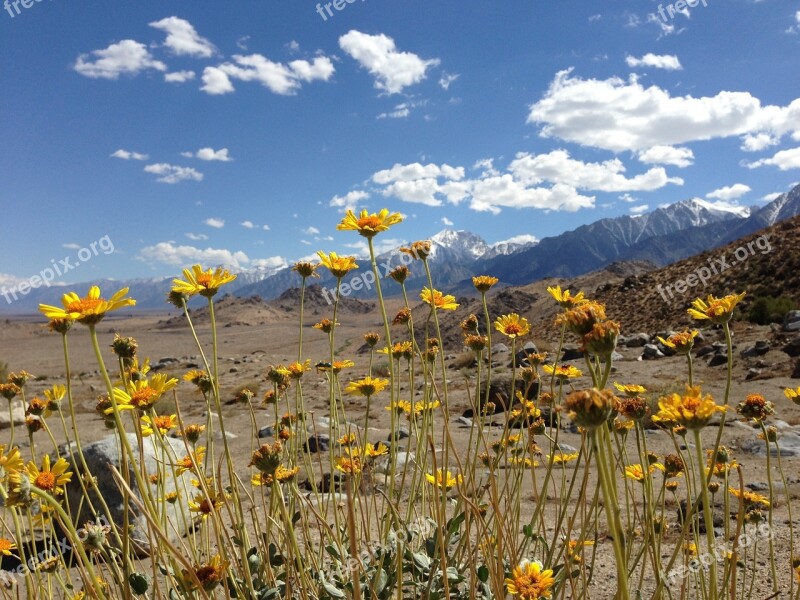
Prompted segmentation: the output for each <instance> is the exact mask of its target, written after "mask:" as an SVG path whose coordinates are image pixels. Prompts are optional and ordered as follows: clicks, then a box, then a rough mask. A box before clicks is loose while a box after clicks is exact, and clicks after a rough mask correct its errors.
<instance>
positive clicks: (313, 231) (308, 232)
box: [301, 227, 319, 235]
mask: <svg viewBox="0 0 800 600" xmlns="http://www.w3.org/2000/svg"><path fill="white" fill-rule="evenodd" d="M301 231H302V232H303V233H305V234H306V235H319V229H317V228H316V227H306V228H305V229H301Z"/></svg>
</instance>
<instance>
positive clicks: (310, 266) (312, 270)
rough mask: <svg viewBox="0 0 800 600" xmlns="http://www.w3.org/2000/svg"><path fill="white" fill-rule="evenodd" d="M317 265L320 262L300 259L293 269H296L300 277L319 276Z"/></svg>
mask: <svg viewBox="0 0 800 600" xmlns="http://www.w3.org/2000/svg"><path fill="white" fill-rule="evenodd" d="M317 267H319V264H314V263H310V262H306V261H300V262H297V263H295V264H294V266H293V267H292V271H296V272H297V274H298V275H300V277H302V278H303V279H306V278H308V277H319V275H318V274H317Z"/></svg>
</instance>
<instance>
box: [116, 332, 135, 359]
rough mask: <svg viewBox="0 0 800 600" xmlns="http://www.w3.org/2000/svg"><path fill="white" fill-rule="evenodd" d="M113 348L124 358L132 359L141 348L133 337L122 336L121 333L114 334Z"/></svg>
mask: <svg viewBox="0 0 800 600" xmlns="http://www.w3.org/2000/svg"><path fill="white" fill-rule="evenodd" d="M111 350H113V351H114V354H116V355H117V356H118V357H119V358H121V359H123V360H131V359H133V357H134V356H136V352H137V351H138V350H139V344H138V343H137V342H136V340H135V339H133V338H132V337H122V336H121V335H120V334H118V333H115V334H114V341H113V342H111Z"/></svg>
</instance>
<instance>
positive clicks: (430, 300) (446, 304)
mask: <svg viewBox="0 0 800 600" xmlns="http://www.w3.org/2000/svg"><path fill="white" fill-rule="evenodd" d="M419 297H420V298H421V299H422V301H423V302H424V303H425V304H427V305H429V306H430V307H431V308H433V307H436V308H438V309H440V310H455V309H457V308H458V304H456V298H455V296H445V295H444V294H442V292H440V291H439V290H431V289H428V288H426V287H424V288H422V292H421V293H420V295H419Z"/></svg>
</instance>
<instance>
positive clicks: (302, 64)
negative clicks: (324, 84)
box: [200, 54, 335, 96]
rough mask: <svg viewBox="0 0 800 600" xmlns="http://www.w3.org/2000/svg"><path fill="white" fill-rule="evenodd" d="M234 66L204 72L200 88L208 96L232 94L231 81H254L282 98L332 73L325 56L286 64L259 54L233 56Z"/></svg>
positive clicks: (322, 79) (228, 63) (326, 78)
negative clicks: (305, 84) (306, 83)
mask: <svg viewBox="0 0 800 600" xmlns="http://www.w3.org/2000/svg"><path fill="white" fill-rule="evenodd" d="M233 61H234V62H233V63H230V62H226V63H223V64H221V65H218V66H216V67H206V68H205V70H204V71H203V86H202V87H201V88H200V89H201V90H203V91H204V92H206V93H208V94H216V95H218V94H227V93H230V92H233V91H234V87H233V84H232V83H231V79H238V80H239V81H257V82H258V83H260V84H261V85H263V86H264V87H265V88H267V89H268V90H270V91H271V92H274V93H275V94H281V95H284V96H290V95H293V94H296V93H297V90H299V89H300V87H301V86H302V84H303V82H312V81H316V80H321V81H328V80H329V79H330V78H331V77H332V76H333V73H334V72H335V69H334V66H333V62H332V61H331V59H330V58H328V57H327V56H317V57H315V58H314V60H313V61H312V62H309V61H307V60H293V61H292V62H290V63H289V64H288V65H286V64H283V63H277V62H273V61H271V60H269V59H268V58H266V57H265V56H262V55H260V54H250V55H247V56H243V55H238V54H237V55H234V56H233Z"/></svg>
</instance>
